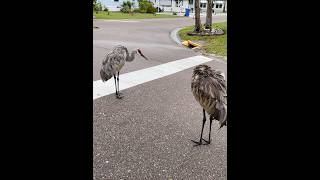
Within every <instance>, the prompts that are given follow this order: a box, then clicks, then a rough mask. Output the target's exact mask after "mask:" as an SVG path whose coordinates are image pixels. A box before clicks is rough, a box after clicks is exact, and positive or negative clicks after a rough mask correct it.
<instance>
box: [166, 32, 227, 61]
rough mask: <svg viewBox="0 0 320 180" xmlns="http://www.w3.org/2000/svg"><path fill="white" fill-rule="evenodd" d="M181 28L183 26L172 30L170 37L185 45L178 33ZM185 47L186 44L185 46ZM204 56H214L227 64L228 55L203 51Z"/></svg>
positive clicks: (180, 44)
mask: <svg viewBox="0 0 320 180" xmlns="http://www.w3.org/2000/svg"><path fill="white" fill-rule="evenodd" d="M180 29H182V28H181V27H179V28H176V29H174V30H172V31H171V32H170V38H171V39H172V40H173V41H174V42H175V43H177V44H178V45H179V46H183V45H182V42H181V39H180V37H179V35H178V32H179V31H180ZM183 47H184V46H183ZM201 54H202V55H203V56H206V57H210V58H214V59H215V60H218V61H220V62H222V63H225V64H227V56H219V55H216V54H209V53H201Z"/></svg>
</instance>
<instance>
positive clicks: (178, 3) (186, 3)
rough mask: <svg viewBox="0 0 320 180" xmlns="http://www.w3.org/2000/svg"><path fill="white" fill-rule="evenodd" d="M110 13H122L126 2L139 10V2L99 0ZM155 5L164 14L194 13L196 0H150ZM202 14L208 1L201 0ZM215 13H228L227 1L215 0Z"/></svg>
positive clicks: (133, 0)
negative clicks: (188, 10) (188, 11)
mask: <svg viewBox="0 0 320 180" xmlns="http://www.w3.org/2000/svg"><path fill="white" fill-rule="evenodd" d="M99 1H100V2H101V3H102V4H103V5H104V6H105V7H107V8H108V9H109V11H120V9H121V4H122V3H123V2H124V1H130V2H132V3H133V8H139V2H138V0H99ZM148 1H149V2H152V3H153V6H154V7H156V8H160V9H161V10H162V11H164V12H177V13H179V12H185V11H186V9H187V8H188V9H190V11H191V12H194V3H195V0H148ZM200 9H201V12H206V11H207V0H200ZM212 9H213V11H214V12H216V13H221V12H223V9H225V12H227V0H217V1H216V0H213V8H212Z"/></svg>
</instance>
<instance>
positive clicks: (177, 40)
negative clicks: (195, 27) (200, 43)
mask: <svg viewBox="0 0 320 180" xmlns="http://www.w3.org/2000/svg"><path fill="white" fill-rule="evenodd" d="M180 29H182V28H181V27H179V28H176V29H174V30H172V31H171V32H170V38H171V39H172V40H173V41H174V42H175V43H177V44H178V45H179V46H182V43H181V39H180V37H179V36H178V31H180Z"/></svg>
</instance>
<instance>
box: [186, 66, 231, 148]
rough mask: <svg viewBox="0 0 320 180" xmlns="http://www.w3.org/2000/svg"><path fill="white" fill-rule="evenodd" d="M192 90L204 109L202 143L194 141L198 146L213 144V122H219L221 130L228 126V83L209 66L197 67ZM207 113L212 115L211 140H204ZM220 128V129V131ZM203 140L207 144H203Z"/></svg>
mask: <svg viewBox="0 0 320 180" xmlns="http://www.w3.org/2000/svg"><path fill="white" fill-rule="evenodd" d="M191 90H192V93H193V95H194V97H195V99H196V100H197V101H198V102H199V104H200V105H201V106H202V108H203V121H202V130H201V135H200V141H194V140H191V141H193V142H194V143H196V145H195V146H198V145H202V144H203V145H206V144H210V142H211V124H212V120H213V119H215V120H218V121H219V123H220V128H222V127H223V126H226V125H227V83H226V80H225V78H224V75H223V73H221V72H220V71H215V70H214V69H211V68H210V67H209V66H207V65H199V66H196V67H195V68H194V70H193V74H192V80H191ZM206 112H207V113H208V114H209V115H210V130H209V140H208V141H206V140H204V139H203V138H202V133H203V127H204V124H205V122H206ZM220 128H219V129H220ZM202 140H203V141H205V142H206V143H202Z"/></svg>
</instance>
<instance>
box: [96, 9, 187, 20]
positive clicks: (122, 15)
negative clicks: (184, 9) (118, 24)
mask: <svg viewBox="0 0 320 180" xmlns="http://www.w3.org/2000/svg"><path fill="white" fill-rule="evenodd" d="M93 15H94V16H95V17H96V18H97V19H150V18H180V17H181V16H173V15H166V14H156V15H153V14H148V13H133V15H130V14H127V13H121V12H109V15H108V13H107V12H104V11H102V12H99V13H98V14H96V13H95V12H94V13H93Z"/></svg>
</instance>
